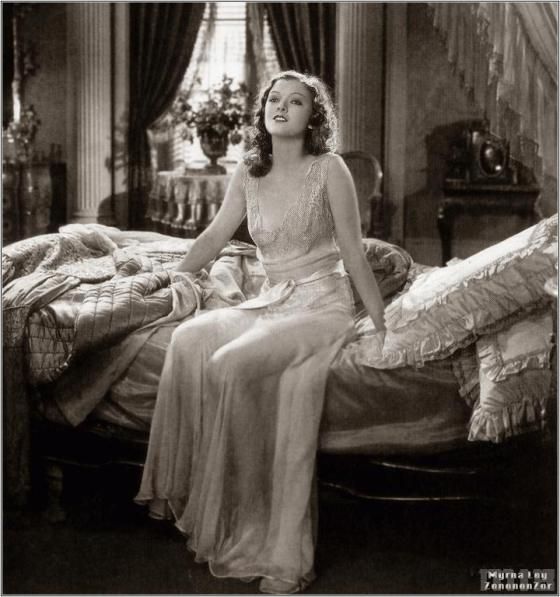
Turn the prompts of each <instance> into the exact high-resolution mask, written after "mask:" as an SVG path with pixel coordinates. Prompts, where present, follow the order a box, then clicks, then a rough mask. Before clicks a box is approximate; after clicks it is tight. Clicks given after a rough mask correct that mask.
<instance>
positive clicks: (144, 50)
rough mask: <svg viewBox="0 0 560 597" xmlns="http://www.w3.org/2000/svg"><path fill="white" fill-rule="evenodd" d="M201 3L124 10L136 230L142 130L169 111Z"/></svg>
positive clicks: (144, 163) (145, 167)
mask: <svg viewBox="0 0 560 597" xmlns="http://www.w3.org/2000/svg"><path fill="white" fill-rule="evenodd" d="M203 13H204V3H203V2H197V3H189V2H180V3H157V2H150V3H135V2H132V3H131V4H130V114H129V130H128V151H129V168H128V188H129V214H130V215H129V225H130V226H131V227H132V228H138V227H140V226H141V224H142V220H143V215H144V211H145V205H146V198H145V194H146V190H147V189H146V186H147V184H148V182H149V178H148V172H149V166H150V150H149V145H148V137H147V131H146V130H147V128H148V127H149V126H150V125H151V124H152V123H153V122H154V121H155V120H157V119H158V118H159V117H160V116H161V115H162V114H163V112H164V111H165V110H166V109H167V108H168V107H169V104H170V103H171V102H172V100H173V98H174V96H175V93H176V92H177V89H178V87H179V85H180V84H181V81H182V79H183V76H184V74H185V71H186V69H187V66H188V64H189V60H190V58H191V54H192V51H193V47H194V43H195V41H196V34H197V31H198V28H199V26H200V23H201V20H202V15H203Z"/></svg>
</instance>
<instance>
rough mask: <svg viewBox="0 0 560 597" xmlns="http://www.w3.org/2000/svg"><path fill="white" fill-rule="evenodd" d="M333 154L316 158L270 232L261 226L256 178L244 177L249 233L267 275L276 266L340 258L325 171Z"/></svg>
mask: <svg viewBox="0 0 560 597" xmlns="http://www.w3.org/2000/svg"><path fill="white" fill-rule="evenodd" d="M333 156H334V154H324V155H322V156H319V157H317V158H316V159H315V160H314V161H313V162H312V163H311V165H310V166H309V169H308V171H307V173H306V176H305V181H304V183H303V186H302V189H301V190H300V192H299V195H298V196H297V198H296V199H295V201H294V202H293V203H292V204H291V205H290V206H289V207H288V209H287V211H286V213H285V214H284V218H283V220H282V223H281V224H280V225H279V226H278V227H276V228H275V229H273V230H267V229H266V228H265V227H264V226H263V220H262V217H261V214H260V211H259V178H255V177H252V176H250V175H248V174H247V176H246V178H245V194H246V200H247V223H248V228H249V233H250V234H251V237H252V238H253V240H254V241H255V244H256V245H257V254H258V257H259V259H260V260H261V262H262V263H263V265H264V267H265V269H266V270H267V273H268V272H269V270H272V271H273V270H274V269H275V266H276V265H280V264H281V265H282V266H286V265H287V264H288V263H289V262H294V264H298V265H300V264H305V263H312V262H315V261H320V260H321V259H322V258H323V257H327V256H333V257H337V258H339V254H338V247H337V245H336V241H335V236H334V222H333V217H332V213H331V209H330V206H329V201H328V197H327V172H328V165H329V161H330V160H331V159H332V158H333Z"/></svg>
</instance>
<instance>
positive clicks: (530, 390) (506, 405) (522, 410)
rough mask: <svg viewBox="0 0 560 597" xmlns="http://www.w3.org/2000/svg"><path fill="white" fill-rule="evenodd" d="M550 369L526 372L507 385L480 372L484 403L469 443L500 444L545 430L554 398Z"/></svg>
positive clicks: (479, 404)
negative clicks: (518, 436) (550, 400)
mask: <svg viewBox="0 0 560 597" xmlns="http://www.w3.org/2000/svg"><path fill="white" fill-rule="evenodd" d="M551 382H552V372H551V370H550V369H524V370H522V371H520V372H519V373H515V374H513V375H509V376H508V377H506V378H505V379H504V380H503V381H494V380H492V379H490V378H489V377H488V375H487V374H486V373H485V372H484V371H483V370H482V369H481V370H480V399H479V401H478V402H477V404H476V405H475V407H474V409H473V413H472V416H471V420H470V423H469V440H471V441H475V440H478V441H491V442H494V443H499V442H502V441H504V440H505V439H507V438H509V437H512V436H514V435H519V434H522V433H527V432H529V431H537V430H539V429H542V427H543V425H544V422H545V420H546V414H547V412H546V409H547V402H548V399H549V397H550V394H551Z"/></svg>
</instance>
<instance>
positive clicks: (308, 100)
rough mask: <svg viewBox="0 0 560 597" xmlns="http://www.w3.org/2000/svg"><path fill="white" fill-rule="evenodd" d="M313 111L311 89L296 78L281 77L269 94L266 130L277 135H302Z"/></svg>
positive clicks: (266, 108) (265, 119) (265, 113)
mask: <svg viewBox="0 0 560 597" xmlns="http://www.w3.org/2000/svg"><path fill="white" fill-rule="evenodd" d="M312 112H313V96H312V93H311V91H310V90H309V89H308V88H307V87H306V86H305V85H304V84H303V83H301V82H300V81H297V80H296V79H279V80H278V81H276V83H274V85H273V86H272V89H271V90H270V92H269V94H268V98H267V100H266V106H265V111H264V124H265V127H266V130H267V131H268V132H269V133H270V134H271V135H272V136H277V137H302V136H303V135H304V134H305V130H306V128H307V125H308V123H309V119H310V118H311V114H312Z"/></svg>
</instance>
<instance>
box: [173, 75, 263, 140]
mask: <svg viewBox="0 0 560 597" xmlns="http://www.w3.org/2000/svg"><path fill="white" fill-rule="evenodd" d="M206 93H207V99H205V100H204V101H201V102H200V103H199V104H198V105H197V106H196V107H193V106H192V105H191V104H190V102H189V99H188V98H187V94H186V92H185V91H180V92H179V94H178V96H177V97H176V99H175V101H174V102H173V104H172V106H171V109H170V111H169V125H170V126H173V127H181V129H182V130H181V135H182V137H183V139H188V140H189V141H192V140H193V129H194V131H196V135H197V136H198V137H200V138H201V139H204V138H205V137H206V138H208V137H210V138H212V137H219V138H225V139H228V140H229V142H230V143H232V144H233V145H236V144H238V143H240V142H241V141H242V139H243V135H242V131H243V127H244V126H245V125H247V124H249V122H250V120H251V115H250V113H249V111H248V110H247V96H248V91H247V87H246V86H245V84H243V83H241V84H240V85H239V86H238V87H236V88H234V87H233V79H232V78H231V77H228V76H227V75H224V76H223V78H222V81H221V83H219V84H218V85H215V86H214V87H213V88H211V89H209V90H208V91H207V92H206Z"/></svg>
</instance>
